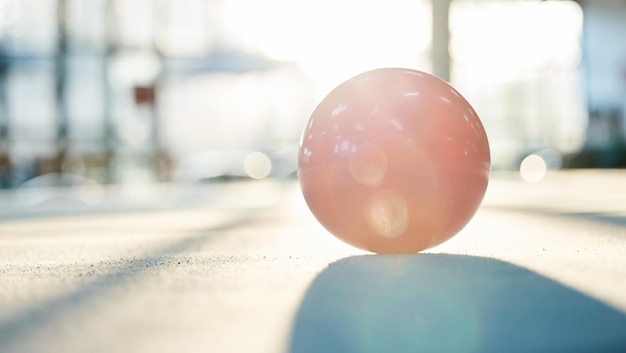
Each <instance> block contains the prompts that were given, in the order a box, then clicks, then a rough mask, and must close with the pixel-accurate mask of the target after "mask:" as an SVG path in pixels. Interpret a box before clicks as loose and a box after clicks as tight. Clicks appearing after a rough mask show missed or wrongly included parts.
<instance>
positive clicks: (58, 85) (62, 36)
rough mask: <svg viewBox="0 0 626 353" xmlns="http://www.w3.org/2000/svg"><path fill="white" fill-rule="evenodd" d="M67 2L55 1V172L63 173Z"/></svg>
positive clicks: (67, 129)
mask: <svg viewBox="0 0 626 353" xmlns="http://www.w3.org/2000/svg"><path fill="white" fill-rule="evenodd" d="M66 16H67V2H66V0H57V52H56V57H55V68H54V69H55V70H54V71H55V98H56V99H55V102H56V119H57V131H56V145H57V155H56V156H55V159H54V163H55V171H56V172H58V173H61V172H63V164H64V162H65V159H66V157H67V152H68V148H69V141H68V137H69V136H68V132H69V121H68V117H67V105H66V97H65V96H66V84H65V83H66V78H67V49H68V48H67V30H66V21H67V17H66Z"/></svg>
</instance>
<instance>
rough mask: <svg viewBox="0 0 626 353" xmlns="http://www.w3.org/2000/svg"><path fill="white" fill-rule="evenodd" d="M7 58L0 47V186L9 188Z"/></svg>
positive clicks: (10, 179)
mask: <svg viewBox="0 0 626 353" xmlns="http://www.w3.org/2000/svg"><path fill="white" fill-rule="evenodd" d="M8 71H9V63H8V58H7V57H6V56H5V55H4V51H3V50H2V47H0V188H1V189H5V188H10V187H11V186H12V185H11V181H12V175H11V174H12V173H11V170H12V168H11V167H12V165H11V150H10V148H11V142H10V135H9V133H10V130H9V108H8V99H7V81H6V78H7V73H8Z"/></svg>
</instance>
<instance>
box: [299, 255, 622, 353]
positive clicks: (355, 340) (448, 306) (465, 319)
mask: <svg viewBox="0 0 626 353" xmlns="http://www.w3.org/2000/svg"><path fill="white" fill-rule="evenodd" d="M288 349H289V352H291V353H301V352H344V353H349V352H463V353H467V352H481V353H484V352H536V353H539V352H569V353H571V352H625V351H626V315H625V314H624V313H621V312H619V311H617V310H615V309H613V308H611V307H609V306H607V305H606V304H604V303H602V302H600V301H598V300H595V299H593V298H591V297H589V296H586V295H584V294H582V293H580V292H577V291H575V290H573V289H571V288H568V287H566V286H563V285H561V284H559V283H557V282H555V281H553V280H551V279H549V278H546V277H543V276H541V275H539V274H537V273H534V272H531V271H529V270H527V269H524V268H521V267H518V266H515V265H512V264H510V263H506V262H503V261H499V260H496V259H490V258H481V257H472V256H462V255H446V254H418V255H365V256H355V257H350V258H346V259H343V260H340V261H337V262H335V263H333V264H331V265H330V266H329V267H328V268H327V269H325V270H324V271H323V272H322V273H320V274H319V275H318V276H317V277H316V279H315V280H314V281H313V283H312V284H311V286H310V288H309V289H308V291H307V292H306V295H305V297H304V299H303V301H302V303H301V305H300V307H299V309H298V312H297V314H296V316H295V320H294V324H293V329H292V333H291V341H290V343H289V348H288Z"/></svg>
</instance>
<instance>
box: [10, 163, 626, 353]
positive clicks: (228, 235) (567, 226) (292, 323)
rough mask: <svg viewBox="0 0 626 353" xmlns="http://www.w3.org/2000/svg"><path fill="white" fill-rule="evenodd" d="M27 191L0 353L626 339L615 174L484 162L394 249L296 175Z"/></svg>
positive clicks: (622, 220) (581, 348)
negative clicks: (83, 191)
mask: <svg viewBox="0 0 626 353" xmlns="http://www.w3.org/2000/svg"><path fill="white" fill-rule="evenodd" d="M46 192H48V193H50V195H53V196H54V195H57V196H58V194H55V192H51V191H46ZM41 193H42V191H38V192H31V194H28V192H25V193H24V192H23V193H22V194H19V195H18V194H14V193H10V194H4V195H0V202H2V203H1V205H2V207H1V208H2V209H1V210H0V219H2V221H0V352H50V353H52V352H64V353H67V352H172V351H179V352H268V353H269V352H381V351H389V352H391V351H407V352H414V351H420V352H505V351H506V352H623V351H626V173H625V172H622V171H604V172H597V171H578V172H558V173H552V174H549V175H548V176H547V177H546V178H544V179H543V180H542V181H540V182H538V183H524V182H522V181H520V180H519V178H518V177H517V176H516V175H510V174H495V175H494V176H493V179H492V182H491V184H490V187H489V190H488V194H487V196H486V198H485V201H484V204H483V206H482V207H481V209H480V210H479V212H478V214H477V215H476V217H475V218H474V219H473V220H472V221H471V223H470V224H469V225H468V226H467V227H466V228H465V229H464V230H463V231H462V232H461V233H460V234H458V235H457V236H456V237H454V238H453V239H451V240H450V241H448V242H446V243H445V244H442V245H441V246H439V247H437V248H434V249H431V250H429V251H428V252H426V253H423V254H416V255H402V256H379V255H372V254H368V253H365V252H362V251H359V250H356V249H353V248H351V247H349V246H347V245H345V244H343V243H341V242H340V241H339V240H337V239H335V238H334V237H332V236H331V235H329V234H328V233H327V232H326V231H324V229H323V228H322V227H321V226H320V225H319V224H317V222H316V221H315V220H314V219H313V217H312V216H311V215H310V213H309V212H308V210H307V208H306V206H305V204H304V202H303V200H302V198H301V196H300V194H299V190H298V188H297V184H296V183H295V182H284V183H278V182H272V181H260V182H247V183H231V184H225V185H222V186H216V185H211V186H208V187H205V188H202V189H187V188H181V187H172V186H156V187H151V188H140V187H137V188H134V189H133V188H128V189H124V190H121V189H114V190H104V191H103V194H102V195H104V196H102V195H100V196H101V198H100V199H99V201H100V203H99V204H98V205H97V206H92V207H85V206H84V203H81V202H77V201H76V200H67V199H66V200H61V201H60V200H59V199H52V200H47V201H46V200H41V199H37V197H39V196H40V195H41ZM63 194H64V195H68V193H67V190H65V191H64V193H63ZM25 195H26V196H25ZM38 195H39V196H38ZM33 200H36V202H33Z"/></svg>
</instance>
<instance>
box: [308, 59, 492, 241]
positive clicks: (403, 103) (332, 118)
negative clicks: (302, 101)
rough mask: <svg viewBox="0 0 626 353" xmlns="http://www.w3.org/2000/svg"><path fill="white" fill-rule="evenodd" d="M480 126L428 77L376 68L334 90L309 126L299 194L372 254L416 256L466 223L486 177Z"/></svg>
mask: <svg viewBox="0 0 626 353" xmlns="http://www.w3.org/2000/svg"><path fill="white" fill-rule="evenodd" d="M489 170H490V153H489V144H488V141H487V136H486V134H485V130H484V128H483V126H482V123H481V121H480V119H479V117H478V115H477V114H476V112H475V111H474V109H473V108H472V106H471V105H470V104H469V103H468V102H467V100H465V98H463V97H462V96H461V95H460V94H459V93H458V92H457V91H456V90H455V89H454V88H453V87H452V86H450V85H449V84H448V83H446V82H445V81H443V80H440V79H439V78H437V77H435V76H432V75H430V74H427V73H424V72H421V71H416V70H410V69H402V68H386V69H377V70H373V71H369V72H365V73H363V74H360V75H357V76H355V77H353V78H351V79H349V80H347V81H345V82H344V83H342V84H340V85H339V86H338V87H336V88H335V89H334V90H333V91H332V92H330V93H329V94H328V95H327V96H326V97H325V98H324V99H323V100H322V101H321V102H320V103H319V105H318V106H317V108H316V109H315V110H314V112H313V114H312V115H311V117H310V119H309V121H308V124H307V125H306V127H305V129H304V131H303V134H302V139H301V143H300V149H299V154H298V178H299V181H300V186H301V189H302V193H303V196H304V198H305V200H306V203H307V205H308V207H309V208H310V210H311V212H312V213H313V215H314V216H315V217H316V218H317V220H318V221H319V222H320V223H321V224H322V225H323V226H324V227H325V228H326V229H327V230H328V231H329V232H330V233H332V234H333V235H335V236H336V237H337V238H339V239H341V240H343V241H345V242H346V243H348V244H351V245H353V246H355V247H357V248H360V249H363V250H368V251H372V252H376V253H411V252H419V251H422V250H424V249H428V248H431V247H433V246H436V245H438V244H441V243H443V242H444V241H446V240H448V239H449V238H451V237H453V236H454V235H455V234H457V233H458V232H459V231H460V230H461V229H462V228H463V227H465V225H466V224H467V223H468V222H469V221H470V219H471V218H472V217H473V216H474V214H475V212H476V211H477V209H478V207H479V206H480V203H481V202H482V199H483V196H484V194H485V191H486V188H487V183H488V180H489Z"/></svg>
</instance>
